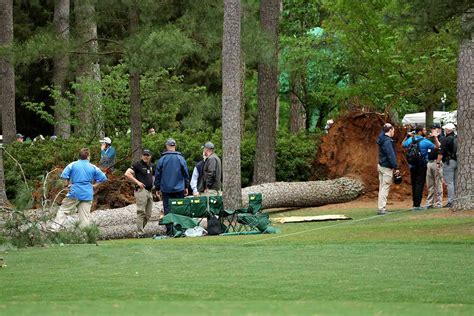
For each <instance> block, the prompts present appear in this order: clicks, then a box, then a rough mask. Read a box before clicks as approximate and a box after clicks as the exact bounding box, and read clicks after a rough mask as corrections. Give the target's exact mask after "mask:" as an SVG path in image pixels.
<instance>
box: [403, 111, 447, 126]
mask: <svg viewBox="0 0 474 316" xmlns="http://www.w3.org/2000/svg"><path fill="white" fill-rule="evenodd" d="M447 114H449V112H443V111H434V112H433V122H434V123H441V119H442V118H443V117H444V116H446V115H447ZM402 124H403V125H407V124H411V125H416V124H419V125H425V124H426V112H420V113H412V114H406V115H405V116H404V117H403V119H402Z"/></svg>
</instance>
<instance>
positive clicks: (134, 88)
mask: <svg viewBox="0 0 474 316" xmlns="http://www.w3.org/2000/svg"><path fill="white" fill-rule="evenodd" d="M129 10H130V12H129V18H130V25H129V26H130V34H133V33H135V32H136V30H137V29H138V25H139V20H140V18H139V12H138V7H137V5H136V3H134V5H131V6H130V8H129ZM129 86H130V106H131V109H130V122H131V125H132V139H131V145H132V161H133V162H136V161H139V160H140V159H141V154H142V153H141V147H142V117H141V97H140V73H139V71H138V70H137V69H136V68H134V67H133V66H132V67H131V69H130V76H129Z"/></svg>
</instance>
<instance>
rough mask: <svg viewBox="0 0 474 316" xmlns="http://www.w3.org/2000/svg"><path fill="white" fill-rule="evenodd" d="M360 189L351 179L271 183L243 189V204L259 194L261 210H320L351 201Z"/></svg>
mask: <svg viewBox="0 0 474 316" xmlns="http://www.w3.org/2000/svg"><path fill="white" fill-rule="evenodd" d="M363 188H364V185H363V184H362V182H360V181H358V180H355V179H352V178H338V179H335V180H327V181H308V182H273V183H264V184H260V185H254V186H250V187H246V188H244V189H242V201H244V202H245V203H247V204H248V197H247V195H248V194H249V193H251V192H260V193H262V198H263V201H262V203H263V208H264V209H266V208H276V207H310V206H320V205H326V204H334V203H342V202H348V201H351V200H353V199H355V198H356V197H358V196H359V195H360V194H361V193H362V190H363Z"/></svg>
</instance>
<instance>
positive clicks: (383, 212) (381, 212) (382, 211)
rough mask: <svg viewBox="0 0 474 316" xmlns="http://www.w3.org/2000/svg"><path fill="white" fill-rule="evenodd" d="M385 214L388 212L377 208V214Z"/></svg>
mask: <svg viewBox="0 0 474 316" xmlns="http://www.w3.org/2000/svg"><path fill="white" fill-rule="evenodd" d="M385 214H388V212H387V211H386V210H379V211H378V212H377V215H385Z"/></svg>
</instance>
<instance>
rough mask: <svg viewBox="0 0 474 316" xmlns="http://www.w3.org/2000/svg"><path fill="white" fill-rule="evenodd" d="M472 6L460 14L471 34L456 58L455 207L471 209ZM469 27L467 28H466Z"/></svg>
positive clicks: (473, 165)
mask: <svg viewBox="0 0 474 316" xmlns="http://www.w3.org/2000/svg"><path fill="white" fill-rule="evenodd" d="M473 22H474V9H471V10H469V11H467V12H466V13H465V14H464V15H463V17H462V24H463V26H464V28H465V31H466V33H467V34H469V35H470V36H469V37H468V38H466V39H464V40H463V41H462V43H461V47H460V51H459V58H458V80H457V82H458V86H457V97H458V115H457V120H458V122H457V123H458V126H457V128H458V151H457V159H458V161H457V162H458V170H457V177H456V200H455V201H454V205H453V208H454V209H455V210H473V209H474V129H473V126H474V84H473V83H474V26H473ZM469 28H470V29H469Z"/></svg>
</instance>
